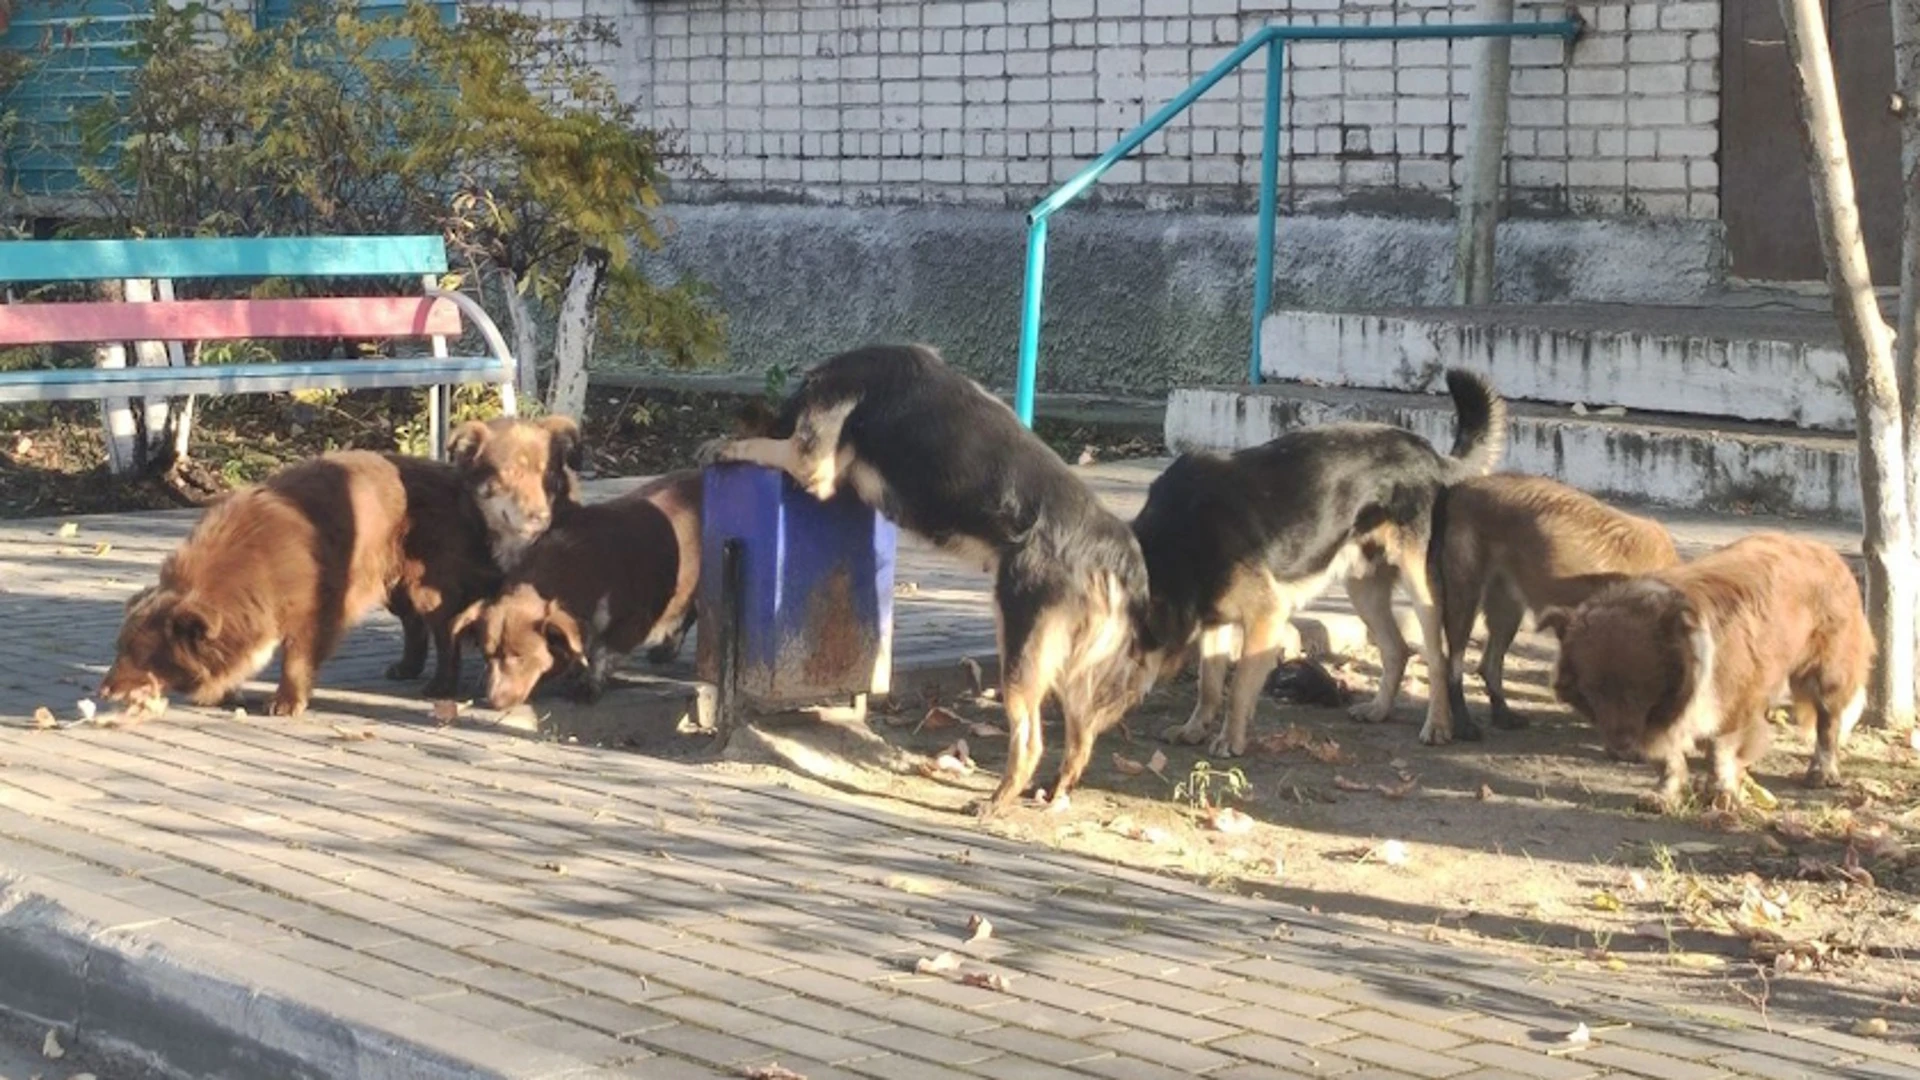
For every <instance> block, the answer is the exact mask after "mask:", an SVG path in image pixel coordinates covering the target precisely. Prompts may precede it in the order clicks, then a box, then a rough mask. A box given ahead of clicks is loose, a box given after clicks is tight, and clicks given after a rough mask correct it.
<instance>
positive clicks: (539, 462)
mask: <svg viewBox="0 0 1920 1080" xmlns="http://www.w3.org/2000/svg"><path fill="white" fill-rule="evenodd" d="M447 455H448V457H449V458H450V459H451V460H452V461H453V464H454V465H455V466H456V467H457V468H459V470H460V474H461V476H462V477H464V478H465V481H466V485H467V489H468V490H469V491H470V492H472V494H473V501H474V503H475V505H477V506H478V507H479V508H480V513H481V516H482V517H483V518H484V519H485V521H486V524H487V534H488V537H489V540H490V543H491V545H492V548H493V556H494V561H495V563H497V564H498V565H499V567H500V569H502V570H511V569H513V567H514V565H515V564H516V563H518V562H519V561H520V558H521V556H523V555H525V554H526V551H527V547H528V546H529V545H530V544H532V543H533V542H534V541H535V540H538V539H539V538H540V534H541V533H543V532H545V531H546V529H547V526H548V525H550V524H552V522H553V518H554V515H555V514H557V513H559V512H561V511H562V510H565V509H566V508H568V507H572V506H579V505H580V475H579V473H580V469H581V467H582V465H583V464H584V463H585V459H586V450H585V446H584V444H583V443H582V442H581V438H580V425H579V424H578V423H576V422H574V421H573V420H572V419H571V418H569V417H565V416H543V417H541V418H540V419H538V420H510V419H505V418H502V419H498V420H488V421H485V422H482V421H479V420H469V421H467V422H466V423H464V424H461V425H460V426H459V427H457V428H455V429H454V430H453V433H452V434H451V435H449V436H448V437H447Z"/></svg>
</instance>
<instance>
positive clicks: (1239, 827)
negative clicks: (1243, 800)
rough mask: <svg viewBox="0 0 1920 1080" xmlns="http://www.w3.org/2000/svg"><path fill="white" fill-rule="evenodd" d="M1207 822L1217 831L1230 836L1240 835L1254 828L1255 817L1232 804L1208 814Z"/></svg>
mask: <svg viewBox="0 0 1920 1080" xmlns="http://www.w3.org/2000/svg"><path fill="white" fill-rule="evenodd" d="M1207 824H1208V825H1211V826H1212V827H1213V829H1214V831H1215V832H1219V833H1225V834H1226V835H1228V836H1239V835H1241V834H1242V833H1246V832H1251V831H1252V830H1253V819H1252V818H1250V817H1248V816H1247V815H1246V814H1243V813H1241V812H1240V811H1238V810H1235V809H1233V808H1232V807H1230V806H1223V807H1220V808H1219V809H1216V810H1214V811H1212V812H1211V813H1209V814H1208V815H1207Z"/></svg>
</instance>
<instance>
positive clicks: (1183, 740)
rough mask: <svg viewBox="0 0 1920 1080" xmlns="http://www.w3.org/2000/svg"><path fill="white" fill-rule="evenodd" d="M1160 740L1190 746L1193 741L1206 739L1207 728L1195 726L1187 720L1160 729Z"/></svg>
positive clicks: (1201, 741) (1200, 741) (1198, 741)
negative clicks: (1163, 729)
mask: <svg viewBox="0 0 1920 1080" xmlns="http://www.w3.org/2000/svg"><path fill="white" fill-rule="evenodd" d="M1160 740H1161V741H1162V742H1170V743H1179V744H1181V745H1182V746H1192V745H1194V744H1195V743H1203V742H1206V741H1207V729H1206V727H1205V726H1195V725H1194V723H1193V722H1192V721H1188V722H1187V723H1184V724H1176V725H1174V726H1173V727H1170V728H1168V729H1166V730H1165V731H1162V732H1161V733H1160Z"/></svg>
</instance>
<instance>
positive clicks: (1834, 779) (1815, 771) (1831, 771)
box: [1806, 758, 1841, 788]
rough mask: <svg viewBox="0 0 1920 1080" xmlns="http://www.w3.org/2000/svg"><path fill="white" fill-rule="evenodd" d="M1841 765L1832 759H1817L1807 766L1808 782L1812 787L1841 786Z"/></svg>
mask: <svg viewBox="0 0 1920 1080" xmlns="http://www.w3.org/2000/svg"><path fill="white" fill-rule="evenodd" d="M1840 783H1841V781H1840V766H1839V765H1837V764H1835V763H1834V762H1831V761H1820V760H1819V759H1817V758H1816V759H1815V760H1814V761H1813V763H1812V764H1810V765H1808V766H1807V776H1806V784H1807V786H1808V787H1810V788H1830V787H1839V786H1840Z"/></svg>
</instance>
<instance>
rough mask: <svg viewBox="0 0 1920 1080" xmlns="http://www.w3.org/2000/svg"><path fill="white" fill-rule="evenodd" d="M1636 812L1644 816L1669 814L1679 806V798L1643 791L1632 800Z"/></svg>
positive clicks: (1665, 792) (1667, 793)
mask: <svg viewBox="0 0 1920 1080" xmlns="http://www.w3.org/2000/svg"><path fill="white" fill-rule="evenodd" d="M1633 805H1634V808H1635V809H1636V810H1639V811H1640V812H1641V813H1644V814H1671V813H1673V812H1674V811H1675V810H1676V809H1678V808H1679V806H1680V796H1679V795H1676V794H1673V793H1670V792H1667V791H1664V790H1658V789H1656V790H1654V791H1643V792H1641V793H1640V796H1639V798H1637V799H1635V800H1633Z"/></svg>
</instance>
